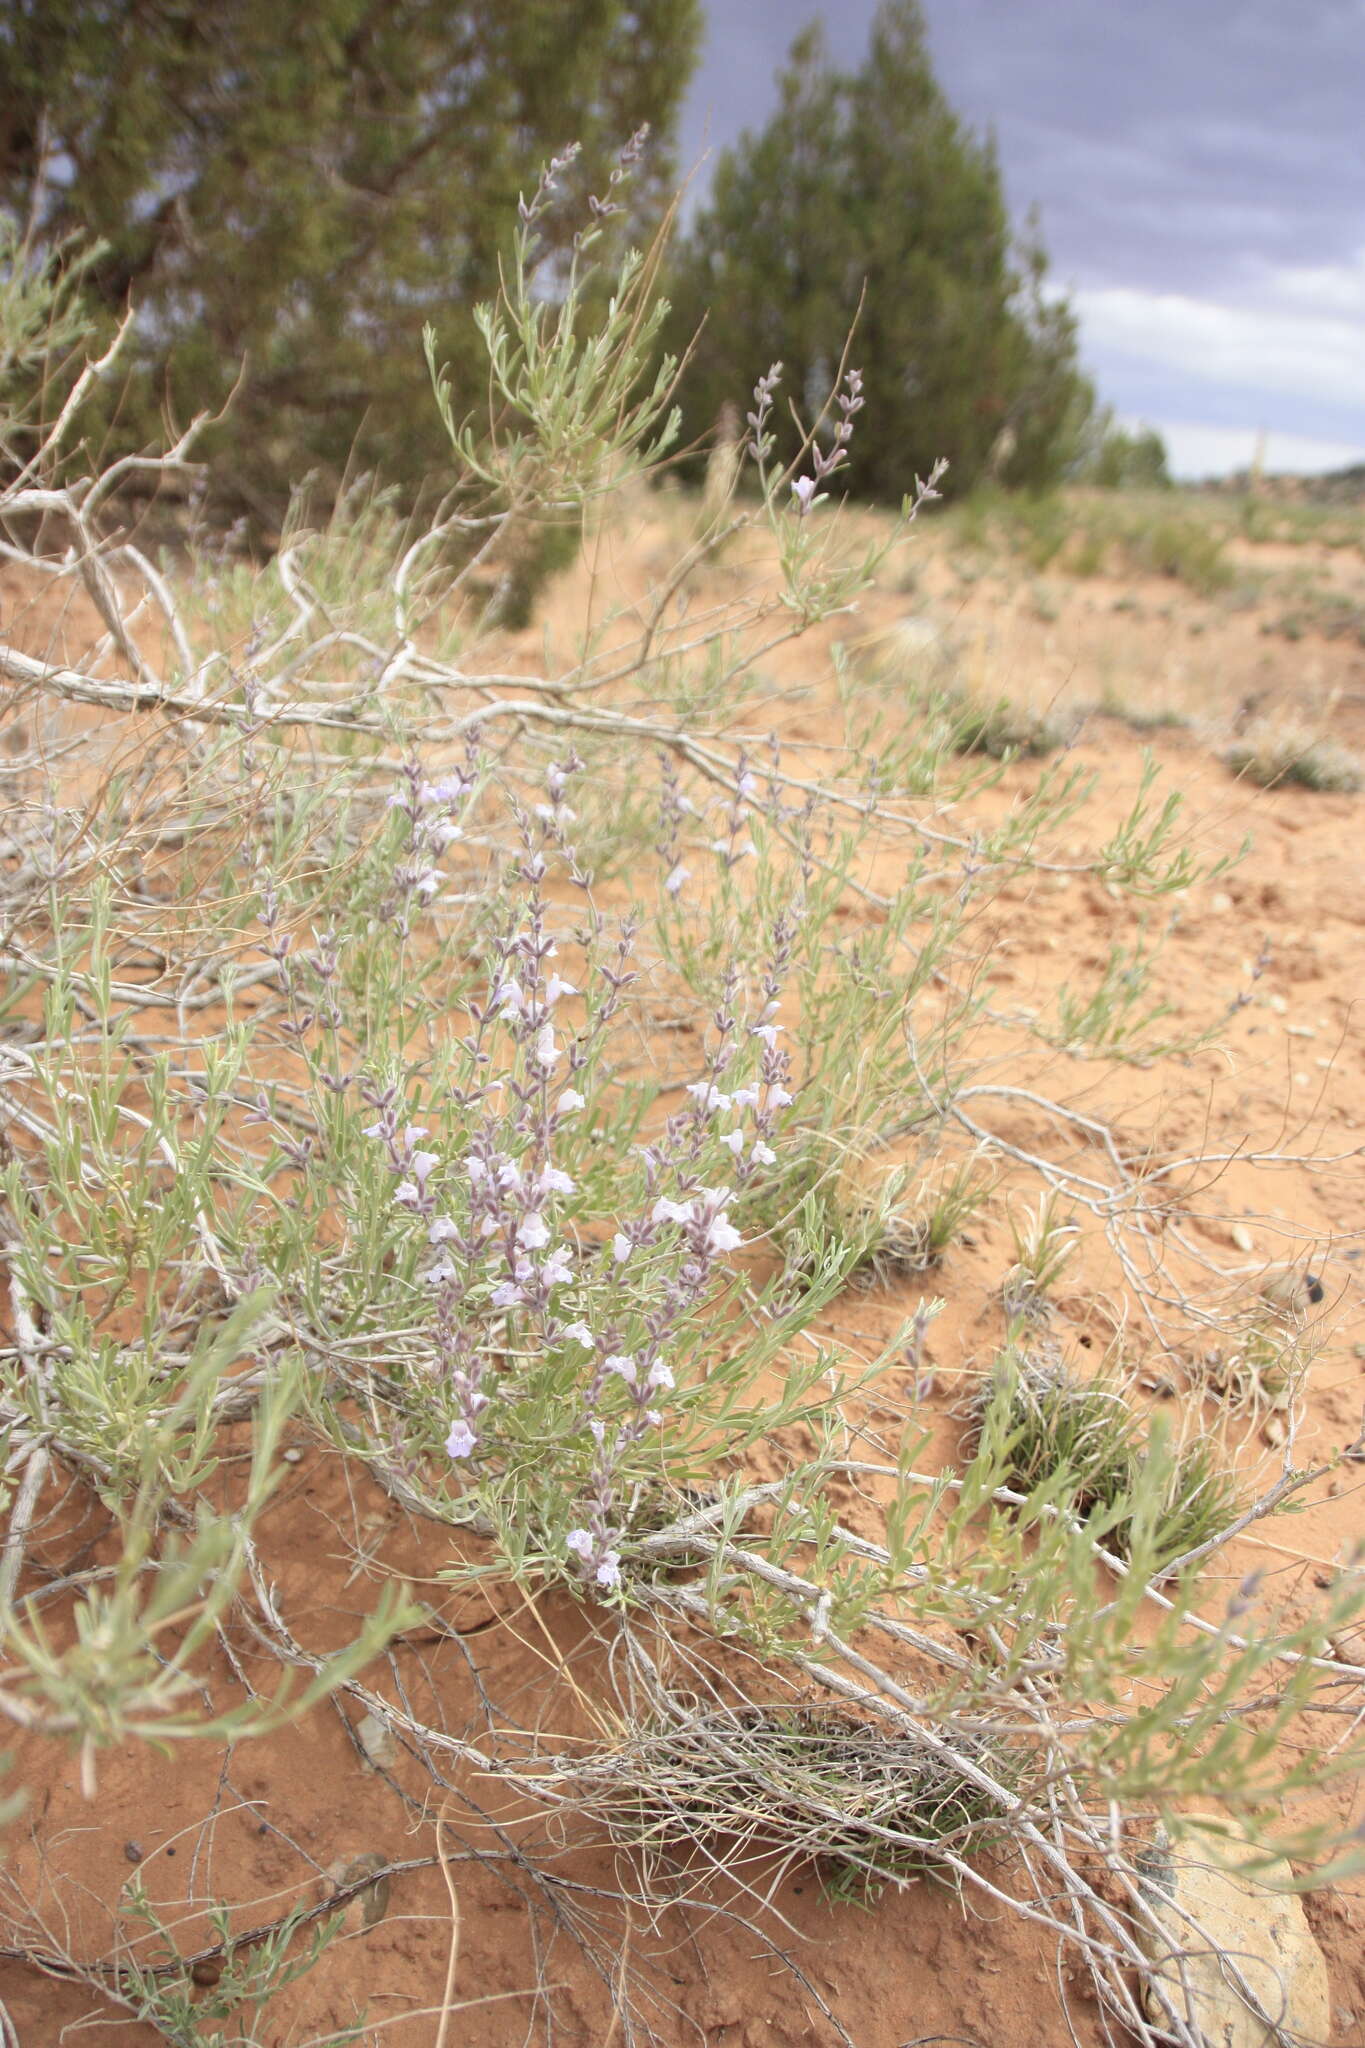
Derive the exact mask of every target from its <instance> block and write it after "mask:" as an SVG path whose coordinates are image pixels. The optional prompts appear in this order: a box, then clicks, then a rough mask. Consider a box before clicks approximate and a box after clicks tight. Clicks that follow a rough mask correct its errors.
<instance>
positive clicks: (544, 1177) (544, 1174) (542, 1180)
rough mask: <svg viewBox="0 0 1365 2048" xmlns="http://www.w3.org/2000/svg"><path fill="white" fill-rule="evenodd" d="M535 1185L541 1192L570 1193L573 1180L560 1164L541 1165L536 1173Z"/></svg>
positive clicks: (572, 1188) (572, 1189) (572, 1187)
mask: <svg viewBox="0 0 1365 2048" xmlns="http://www.w3.org/2000/svg"><path fill="white" fill-rule="evenodd" d="M536 1186H537V1187H538V1188H539V1189H540V1191H541V1193H542V1194H555V1195H571V1194H572V1193H573V1191H574V1182H573V1181H572V1180H571V1179H570V1178H569V1176H568V1174H567V1173H565V1171H564V1169H563V1167H562V1166H542V1167H541V1169H540V1172H539V1173H538V1174H537V1175H536Z"/></svg>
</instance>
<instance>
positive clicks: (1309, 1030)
mask: <svg viewBox="0 0 1365 2048" xmlns="http://www.w3.org/2000/svg"><path fill="white" fill-rule="evenodd" d="M1284 1035H1285V1037H1286V1038H1316V1037H1317V1035H1318V1034H1317V1032H1316V1031H1315V1030H1314V1029H1313V1027H1312V1025H1311V1024H1286V1025H1285V1027H1284Z"/></svg>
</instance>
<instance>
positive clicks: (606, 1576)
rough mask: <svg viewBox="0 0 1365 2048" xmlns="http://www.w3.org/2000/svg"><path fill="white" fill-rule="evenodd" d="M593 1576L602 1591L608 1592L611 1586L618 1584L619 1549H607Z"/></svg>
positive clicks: (619, 1570) (619, 1575) (619, 1574)
mask: <svg viewBox="0 0 1365 2048" xmlns="http://www.w3.org/2000/svg"><path fill="white" fill-rule="evenodd" d="M593 1576H594V1578H595V1579H596V1580H597V1583H598V1585H599V1586H600V1587H601V1588H602V1590H603V1591H604V1592H609V1591H610V1590H611V1588H612V1587H613V1586H619V1585H620V1583H621V1553H620V1551H619V1550H609V1551H608V1552H607V1554H606V1556H605V1557H604V1558H603V1559H602V1562H601V1563H600V1564H599V1565H598V1567H597V1570H596V1572H595V1573H594V1574H593Z"/></svg>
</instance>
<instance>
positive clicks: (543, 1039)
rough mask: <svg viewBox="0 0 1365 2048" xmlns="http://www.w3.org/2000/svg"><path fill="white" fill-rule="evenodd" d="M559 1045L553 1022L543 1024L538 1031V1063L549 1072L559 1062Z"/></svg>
mask: <svg viewBox="0 0 1365 2048" xmlns="http://www.w3.org/2000/svg"><path fill="white" fill-rule="evenodd" d="M559 1058H560V1053H559V1047H558V1046H557V1045H556V1044H555V1033H554V1026H553V1024H542V1025H541V1027H540V1029H539V1031H538V1032H537V1033H536V1063H537V1065H538V1066H542V1067H544V1069H545V1071H546V1072H547V1073H549V1071H550V1069H551V1068H552V1067H555V1066H557V1065H558V1063H559Z"/></svg>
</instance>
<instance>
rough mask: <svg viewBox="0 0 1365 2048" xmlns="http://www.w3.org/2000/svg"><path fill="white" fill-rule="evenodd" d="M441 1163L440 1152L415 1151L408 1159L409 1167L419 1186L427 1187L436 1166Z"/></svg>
mask: <svg viewBox="0 0 1365 2048" xmlns="http://www.w3.org/2000/svg"><path fill="white" fill-rule="evenodd" d="M440 1163H441V1155H440V1153H439V1152H414V1153H413V1155H412V1157H411V1159H410V1160H409V1161H408V1168H409V1171H410V1172H411V1174H412V1177H413V1179H414V1180H415V1181H416V1183H417V1185H418V1187H419V1188H420V1187H425V1186H426V1184H427V1181H428V1179H429V1178H430V1176H431V1170H432V1168H433V1167H434V1166H439V1165H440Z"/></svg>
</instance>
